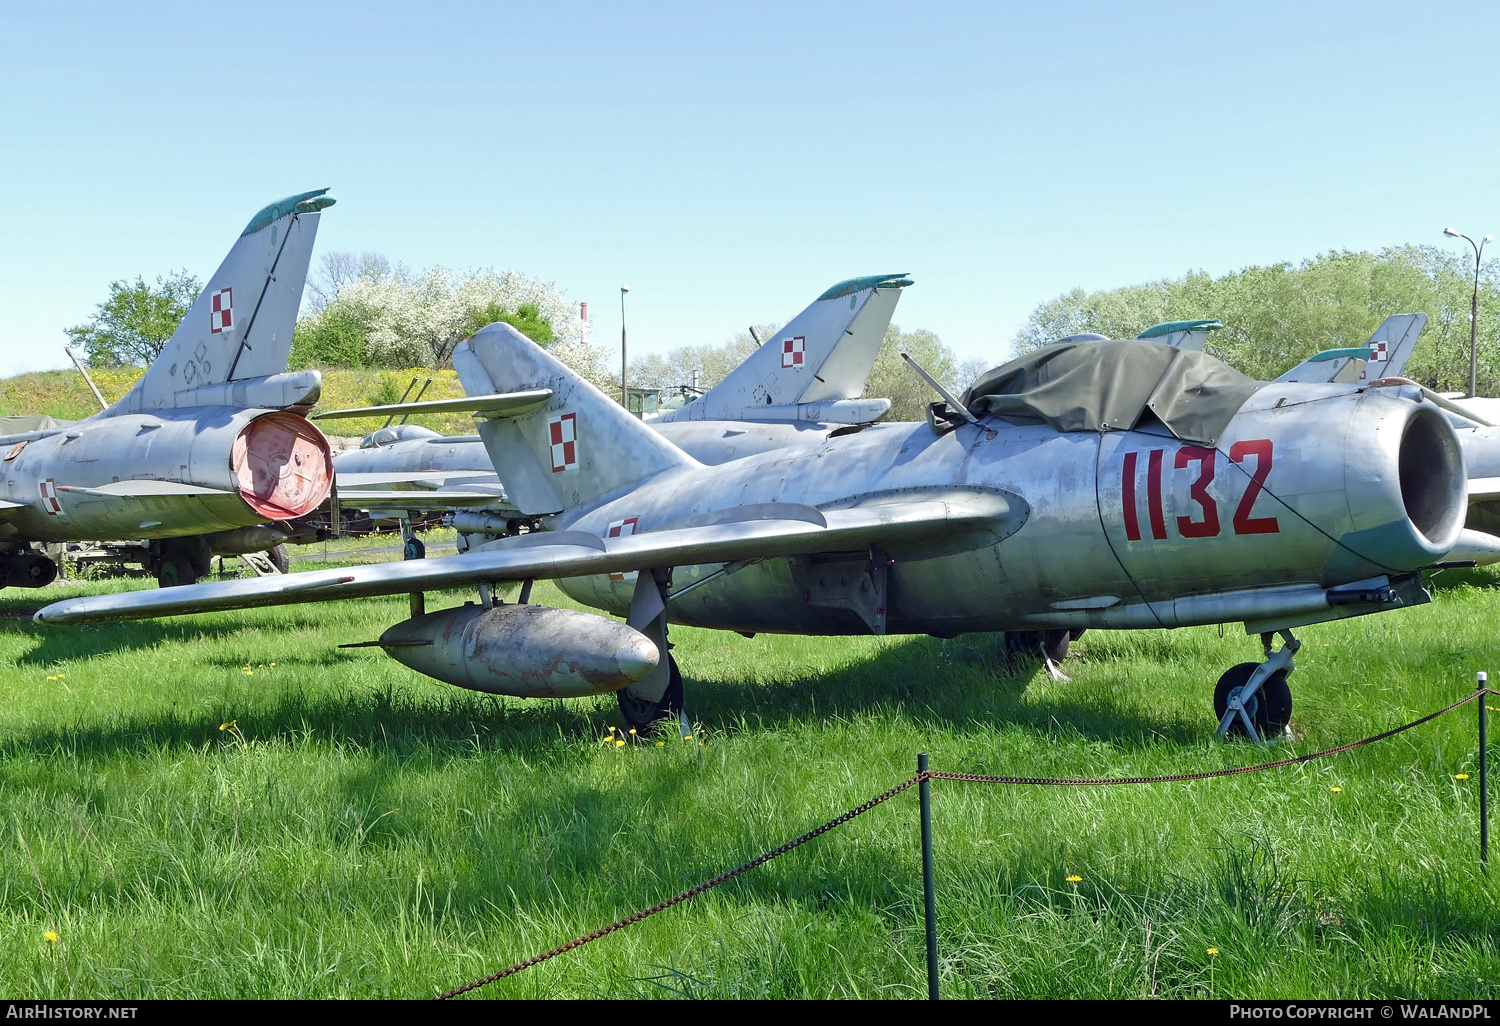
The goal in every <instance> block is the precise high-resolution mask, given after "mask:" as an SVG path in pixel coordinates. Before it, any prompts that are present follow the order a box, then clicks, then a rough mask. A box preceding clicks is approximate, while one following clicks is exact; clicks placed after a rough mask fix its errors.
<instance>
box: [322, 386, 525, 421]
mask: <svg viewBox="0 0 1500 1026" xmlns="http://www.w3.org/2000/svg"><path fill="white" fill-rule="evenodd" d="M551 398H552V390H551V389H550V388H533V389H529V390H527V391H525V392H506V393H502V394H498V395H476V396H464V397H463V398H460V399H429V400H427V401H426V402H422V403H394V404H392V405H390V406H360V407H355V408H353V409H348V410H327V411H325V412H323V413H315V414H313V417H312V419H313V420H337V419H341V418H347V417H386V416H393V415H395V414H398V413H405V414H415V413H472V414H473V415H474V416H476V417H519V416H520V415H521V414H523V413H530V412H531V411H532V410H535V409H537V408H538V407H540V406H542V405H543V404H545V403H546V402H547V400H548V399H551Z"/></svg>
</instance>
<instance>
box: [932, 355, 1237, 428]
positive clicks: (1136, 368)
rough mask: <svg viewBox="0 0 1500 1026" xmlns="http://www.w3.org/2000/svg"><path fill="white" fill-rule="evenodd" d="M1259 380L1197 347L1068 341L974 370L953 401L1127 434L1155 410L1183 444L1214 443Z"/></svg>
mask: <svg viewBox="0 0 1500 1026" xmlns="http://www.w3.org/2000/svg"><path fill="white" fill-rule="evenodd" d="M1264 385H1265V382H1263V381H1256V380H1255V379H1254V378H1250V377H1246V376H1245V375H1244V374H1241V373H1240V372H1239V371H1237V370H1235V369H1234V368H1232V367H1230V366H1228V365H1227V364H1225V363H1224V362H1222V361H1220V360H1218V359H1216V358H1214V357H1212V356H1209V355H1208V354H1207V353H1204V352H1200V351H1197V350H1192V349H1178V348H1177V347H1175V346H1164V345H1162V344H1161V343H1159V342H1146V341H1137V340H1133V339H1132V340H1129V341H1119V342H1071V343H1063V344H1060V345H1050V346H1043V347H1042V348H1040V349H1036V350H1033V351H1032V352H1029V353H1026V354H1025V355H1024V356H1021V357H1018V358H1017V359H1014V360H1012V361H1011V362H1010V363H1007V364H1004V365H1002V366H1000V367H996V368H995V369H994V370H992V371H988V372H986V373H984V374H981V375H980V376H979V379H978V380H977V381H975V382H974V384H973V385H971V386H970V387H969V390H968V391H967V392H965V393H964V394H963V397H962V399H961V400H960V401H961V402H962V403H963V404H964V405H965V406H967V407H968V408H969V410H970V412H972V413H974V414H975V415H977V416H980V415H984V414H991V415H995V416H1006V417H1024V418H1027V419H1040V420H1043V421H1045V422H1046V423H1048V424H1050V425H1052V427H1054V428H1055V429H1057V430H1058V431H1096V432H1097V431H1128V430H1130V429H1131V428H1134V427H1136V426H1137V425H1138V424H1140V423H1141V422H1142V420H1143V418H1144V419H1145V420H1147V421H1149V420H1151V419H1153V415H1154V419H1156V420H1159V421H1160V422H1161V423H1162V424H1163V425H1165V426H1166V428H1167V430H1169V431H1171V432H1172V434H1173V435H1175V436H1176V437H1177V438H1179V439H1181V440H1182V441H1184V442H1197V443H1199V444H1202V445H1215V444H1217V443H1218V440H1219V436H1220V435H1222V434H1223V432H1224V428H1225V427H1227V426H1228V424H1229V421H1230V419H1231V418H1233V417H1234V415H1235V413H1236V412H1238V410H1239V408H1240V407H1241V406H1243V405H1244V404H1245V400H1247V399H1249V398H1250V396H1252V395H1254V394H1255V392H1257V391H1258V390H1259V389H1260V388H1262V387H1263V386H1264Z"/></svg>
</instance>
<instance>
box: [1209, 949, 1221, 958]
mask: <svg viewBox="0 0 1500 1026" xmlns="http://www.w3.org/2000/svg"><path fill="white" fill-rule="evenodd" d="M1208 953H1209V954H1210V955H1213V956H1214V957H1216V958H1217V957H1218V954H1219V949H1218V948H1209V949H1208Z"/></svg>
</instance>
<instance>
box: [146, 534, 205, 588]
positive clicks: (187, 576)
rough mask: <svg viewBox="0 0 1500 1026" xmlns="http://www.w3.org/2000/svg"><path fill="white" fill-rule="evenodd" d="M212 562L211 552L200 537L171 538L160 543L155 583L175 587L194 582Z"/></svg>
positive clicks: (163, 586)
mask: <svg viewBox="0 0 1500 1026" xmlns="http://www.w3.org/2000/svg"><path fill="white" fill-rule="evenodd" d="M212 562H213V553H212V551H210V549H209V547H208V543H207V542H205V541H204V540H203V539H202V538H172V539H170V540H168V541H164V542H162V544H161V556H160V557H159V558H158V559H157V561H156V584H157V586H158V587H161V588H175V587H177V586H178V585H181V584H196V583H197V582H198V578H200V577H202V576H203V575H204V574H206V573H208V567H209V564H210V563H212Z"/></svg>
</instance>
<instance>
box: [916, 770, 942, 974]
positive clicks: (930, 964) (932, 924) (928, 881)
mask: <svg viewBox="0 0 1500 1026" xmlns="http://www.w3.org/2000/svg"><path fill="white" fill-rule="evenodd" d="M917 772H918V773H926V772H927V753H926V752H923V753H921V754H920V755H918V756H917ZM917 794H918V795H920V797H921V805H922V904H923V907H924V908H925V909H926V911H927V1000H929V1001H936V1000H937V999H938V951H937V881H936V879H935V878H934V876H933V871H932V781H930V780H928V779H927V778H926V777H923V778H922V781H921V783H919V784H918V785H917Z"/></svg>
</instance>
